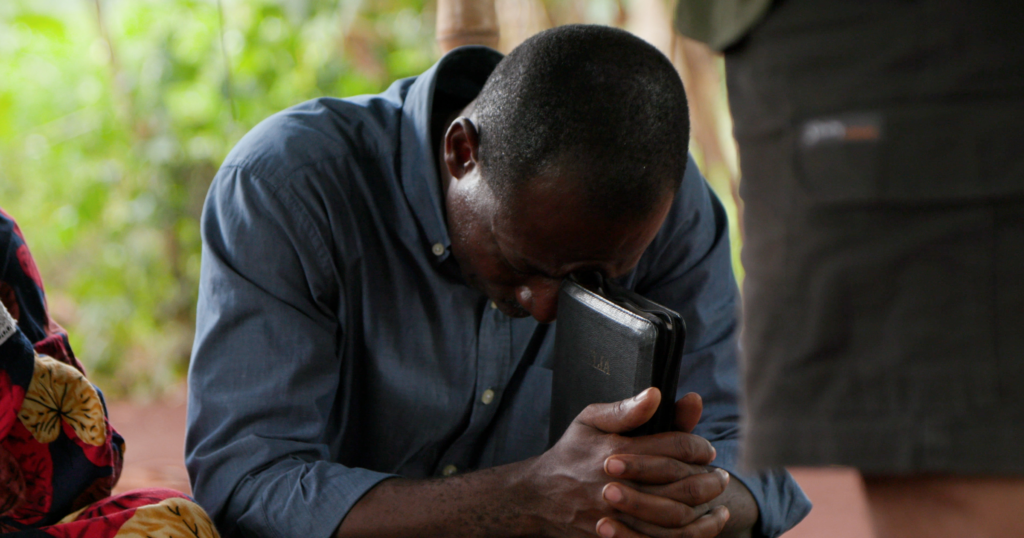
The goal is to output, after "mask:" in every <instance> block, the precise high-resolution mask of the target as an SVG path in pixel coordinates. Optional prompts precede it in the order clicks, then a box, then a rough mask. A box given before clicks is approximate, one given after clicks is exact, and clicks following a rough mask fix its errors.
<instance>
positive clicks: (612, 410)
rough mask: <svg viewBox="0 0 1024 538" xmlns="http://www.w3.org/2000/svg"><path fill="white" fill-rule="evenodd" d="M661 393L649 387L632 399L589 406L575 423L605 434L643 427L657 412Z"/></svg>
mask: <svg viewBox="0 0 1024 538" xmlns="http://www.w3.org/2000/svg"><path fill="white" fill-rule="evenodd" d="M659 403H661V391H659V390H658V389H656V388H654V387H651V388H649V389H647V390H645V391H643V392H641V393H640V394H637V395H636V396H634V397H632V398H627V399H625V400H620V401H618V402H612V403H606V404H590V405H588V406H587V407H586V409H584V410H583V411H581V412H580V414H579V415H578V416H577V417H576V420H575V422H579V423H581V424H584V425H586V426H590V427H592V428H597V429H598V430H601V431H602V432H605V433H623V432H628V431H629V430H632V429H636V428H637V427H638V426H641V425H643V424H644V423H645V422H647V421H648V420H651V417H653V416H654V412H655V411H657V410H658V404H659Z"/></svg>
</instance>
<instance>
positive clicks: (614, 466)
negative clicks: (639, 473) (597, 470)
mask: <svg viewBox="0 0 1024 538" xmlns="http://www.w3.org/2000/svg"><path fill="white" fill-rule="evenodd" d="M604 470H605V471H606V472H607V473H608V474H610V475H615V476H619V475H620V474H622V473H624V472H626V463H625V462H624V461H622V460H620V459H617V458H608V461H606V462H605V464H604Z"/></svg>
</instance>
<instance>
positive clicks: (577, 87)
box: [475, 24, 690, 218]
mask: <svg viewBox="0 0 1024 538" xmlns="http://www.w3.org/2000/svg"><path fill="white" fill-rule="evenodd" d="M475 115H476V119H477V123H478V125H477V127H478V129H479V140H480V149H479V160H480V164H481V167H482V169H483V170H484V172H485V173H484V178H485V180H486V181H487V183H488V185H489V186H490V187H491V189H492V190H493V191H494V192H495V194H496V195H497V196H498V197H499V199H501V200H502V201H503V202H508V201H509V200H512V199H514V197H515V195H516V193H517V192H520V191H519V189H520V188H521V187H522V185H524V184H525V182H526V181H528V180H529V179H530V178H533V177H535V176H537V175H538V173H540V172H542V171H544V170H545V168H547V167H549V166H556V165H557V166H561V167H563V168H562V169H563V170H571V173H572V175H573V176H575V177H577V178H580V179H581V183H582V184H581V185H578V186H574V187H575V188H580V189H581V190H582V191H584V192H585V193H586V197H587V207H589V208H590V209H591V210H592V211H595V212H596V213H597V214H599V215H601V216H602V217H604V218H617V217H623V216H635V217H640V216H644V215H646V214H648V212H649V211H651V210H652V209H653V208H654V207H655V205H656V204H657V203H658V202H659V201H660V200H663V199H664V196H665V195H666V194H667V193H675V192H676V190H677V189H678V188H679V184H680V182H681V181H682V177H683V173H684V171H685V170H686V162H687V145H688V143H689V133H690V121H689V114H688V109H687V104H686V93H685V92H684V91H683V84H682V81H681V79H680V78H679V74H678V73H677V72H676V70H675V68H674V67H673V66H672V63H671V62H670V61H669V59H668V58H666V57H665V55H664V54H662V53H661V52H659V51H658V49H656V48H654V47H653V46H651V45H650V44H648V43H647V42H645V41H643V40H642V39H640V38H638V37H636V36H634V35H632V34H630V33H628V32H625V31H623V30H619V29H616V28H611V27H608V26H598V25H582V24H576V25H567V26H560V27H557V28H553V29H550V30H546V31H544V32H541V33H539V34H537V35H534V36H533V37H531V38H530V39H527V40H526V41H524V42H523V43H522V44H521V45H519V46H518V47H516V48H515V49H514V50H513V51H512V52H511V53H509V55H508V56H506V57H505V58H504V59H503V60H502V61H501V62H500V63H499V64H498V66H497V67H496V68H495V69H494V72H493V73H491V76H490V77H489V78H488V79H487V83H486V84H485V85H484V87H483V89H482V90H481V91H480V95H479V96H478V97H477V99H476V114H475Z"/></svg>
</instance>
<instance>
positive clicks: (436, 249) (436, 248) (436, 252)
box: [430, 243, 444, 256]
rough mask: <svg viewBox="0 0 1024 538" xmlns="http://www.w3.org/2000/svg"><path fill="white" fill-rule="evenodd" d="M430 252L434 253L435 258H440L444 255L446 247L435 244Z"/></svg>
mask: <svg viewBox="0 0 1024 538" xmlns="http://www.w3.org/2000/svg"><path fill="white" fill-rule="evenodd" d="M430 251H431V252H433V253H434V256H440V255H442V254H444V245H442V244H441V243H434V246H432V247H430Z"/></svg>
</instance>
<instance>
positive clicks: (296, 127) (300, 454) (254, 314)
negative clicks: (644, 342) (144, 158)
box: [186, 47, 810, 538]
mask: <svg viewBox="0 0 1024 538" xmlns="http://www.w3.org/2000/svg"><path fill="white" fill-rule="evenodd" d="M500 59H501V56H500V55H499V54H498V53H496V52H494V51H492V50H490V49H486V48H482V47H466V48H462V49H458V50H456V51H454V52H452V53H450V54H448V55H447V56H445V57H444V58H443V59H441V61H439V62H438V64H437V65H435V66H434V67H432V68H431V69H430V70H428V71H427V72H426V73H424V74H422V75H420V76H418V77H414V78H408V79H404V80H400V81H398V82H395V83H394V84H393V85H392V86H391V88H390V89H388V90H387V91H386V92H384V93H383V94H380V95H371V96H361V97H354V98H350V99H330V98H322V99H317V100H314V101H309V102H306V103H303V104H301V105H298V106H295V107H293V108H290V109H288V110H285V111H283V112H281V113H278V114H276V115H274V116H272V117H270V118H268V119H267V120H265V121H263V122H262V123H260V124H259V125H258V126H257V127H256V128H254V129H253V130H252V131H251V132H250V133H249V134H247V135H246V136H245V137H244V138H243V139H242V140H241V142H239V143H238V145H237V146H236V147H235V148H234V150H233V151H232V152H231V154H230V155H229V156H228V157H227V159H226V160H225V162H224V164H223V166H222V167H221V169H220V171H219V172H218V174H217V176H216V178H215V179H214V181H213V185H212V186H211V188H210V192H209V195H208V197H207V200H206V206H205V208H204V210H203V219H202V234H203V260H202V277H201V279H200V288H199V308H198V316H197V318H198V319H197V328H196V338H195V347H194V349H193V354H192V363H191V367H190V372H189V406H188V435H187V441H186V461H187V465H188V469H189V474H190V476H191V479H192V487H193V491H194V494H195V497H196V499H197V500H198V501H199V502H200V503H201V504H202V505H203V506H204V507H205V508H206V509H207V510H208V511H209V512H210V514H211V515H212V516H213V517H214V518H215V520H216V522H217V523H218V525H219V526H220V528H221V530H222V531H223V532H224V533H225V534H226V535H228V536H232V535H236V534H245V535H254V536H268V537H270V536H274V537H279V536H296V537H302V538H328V537H329V536H330V535H331V533H332V532H333V531H334V530H335V529H336V528H337V526H338V524H339V523H340V521H341V520H342V519H343V518H344V517H345V514H346V513H347V512H348V510H349V509H350V508H351V507H352V506H353V505H354V504H355V503H356V502H357V501H358V500H359V498H360V497H361V496H362V495H363V494H364V493H366V492H367V491H368V490H369V489H370V488H372V487H373V486H374V485H376V484H377V483H378V482H380V481H381V480H383V479H385V478H388V477H391V476H396V475H400V476H405V477H411V478H423V477H433V476H440V475H442V474H445V470H446V469H447V470H448V471H449V472H451V471H453V470H455V471H457V472H464V471H471V470H474V469H480V468H485V467H491V466H495V465H500V464H504V463H509V462H514V461H519V460H522V459H525V458H528V457H530V456H534V455H537V454H540V453H541V452H543V451H544V449H545V446H546V444H547V431H548V422H547V416H548V409H549V404H550V390H551V370H550V369H549V368H550V364H551V352H552V346H553V341H554V330H553V329H554V327H553V326H544V325H539V324H538V323H537V322H536V321H534V320H533V319H530V318H527V319H512V318H509V317H507V316H505V315H504V314H502V313H500V312H499V311H498V310H496V309H494V308H493V307H491V306H490V302H489V300H488V299H487V298H486V297H485V296H484V295H483V294H481V293H480V292H477V291H475V290H473V289H471V288H469V287H468V286H467V285H466V284H465V283H464V282H463V280H462V279H461V276H460V274H459V269H458V267H457V264H456V263H455V260H454V259H453V258H452V256H451V253H450V251H449V237H448V233H447V230H446V226H445V221H444V218H443V211H442V199H441V193H440V182H439V179H438V177H437V172H436V167H435V158H434V156H433V151H432V146H431V143H430V112H431V103H432V99H433V97H434V95H435V91H441V90H443V91H445V92H447V94H448V95H464V96H465V97H466V100H467V101H468V100H469V99H471V98H472V96H473V95H475V93H476V92H478V91H479V90H480V88H481V87H482V85H483V82H484V80H485V79H486V77H487V75H488V74H489V73H490V71H491V70H492V69H493V67H494V66H495V65H496V64H497V62H498V61H499V60H500ZM624 283H625V284H626V285H627V286H629V287H631V288H634V289H636V290H637V291H639V292H640V293H643V294H645V295H647V296H648V297H650V298H651V299H653V300H655V301H658V302H660V303H662V304H665V305H667V306H669V307H671V308H674V309H675V310H677V311H679V312H680V314H682V315H683V317H684V318H685V320H686V324H687V329H688V339H687V347H686V352H685V356H684V358H683V364H682V368H681V382H680V384H679V395H682V394H684V393H686V392H690V391H693V392H697V393H699V394H701V395H702V396H703V398H704V415H703V417H702V420H701V422H700V424H699V425H698V426H697V429H696V432H695V433H697V434H699V435H701V436H703V437H706V438H708V439H709V440H711V441H712V442H713V443H714V445H715V447H716V449H717V452H718V458H717V459H716V461H715V465H718V466H721V467H724V468H726V469H727V470H729V471H730V472H731V473H733V474H734V475H735V476H736V478H738V479H740V480H742V481H743V483H744V484H746V485H747V486H748V487H749V488H750V490H751V492H752V493H753V494H754V497H755V499H756V500H757V503H758V506H759V508H760V510H761V521H760V530H761V531H762V532H763V533H764V534H765V535H769V536H775V535H778V534H780V533H781V532H783V531H784V530H786V529H788V528H790V527H791V526H793V525H795V524H796V523H797V522H798V521H799V520H800V519H801V518H802V517H803V516H804V515H805V514H806V513H807V511H808V510H810V504H809V502H808V501H807V498H806V497H805V496H804V495H803V493H802V492H801V491H800V489H799V487H798V486H797V485H796V483H795V482H794V481H793V479H792V478H791V477H790V476H789V475H788V474H787V473H785V472H784V471H777V472H768V473H763V474H746V473H744V472H742V471H740V470H738V469H737V468H736V465H737V448H738V438H737V437H738V434H739V431H738V421H739V409H738V405H737V390H738V389H737V364H736V355H737V345H736V336H737V323H738V322H737V319H738V318H737V308H738V292H737V288H736V283H735V280H734V277H733V273H732V269H731V264H730V254H729V240H728V233H727V225H726V216H725V212H724V211H723V209H722V206H721V204H720V203H719V202H718V200H717V199H716V198H715V196H714V195H713V194H712V192H711V191H710V189H709V188H708V186H707V184H706V183H705V182H704V180H703V178H702V177H701V176H700V172H699V171H698V169H697V167H696V166H695V165H694V163H693V161H692V160H691V161H690V162H689V165H688V168H687V172H686V175H685V177H684V179H683V182H682V186H681V188H680V189H679V193H678V196H677V197H676V199H675V203H674V206H673V208H672V210H671V212H670V214H669V216H668V217H667V219H666V221H665V223H664V225H663V226H662V229H661V230H660V232H659V233H658V235H657V237H656V238H655V239H654V241H653V242H652V244H651V245H650V247H649V248H648V250H647V251H646V252H645V254H644V255H643V257H642V258H641V260H640V262H639V264H638V265H637V267H636V269H635V270H634V271H633V272H632V273H631V274H630V275H628V276H627V277H626V278H625V279H624ZM521 363H522V366H523V367H522V368H518V367H519V366H520V364H521ZM517 368H518V370H519V371H518V373H516V372H517ZM514 374H515V375H516V376H518V377H517V379H516V381H515V382H514V383H511V385H510V382H511V379H512V378H513V375H514ZM485 395H486V396H485Z"/></svg>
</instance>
